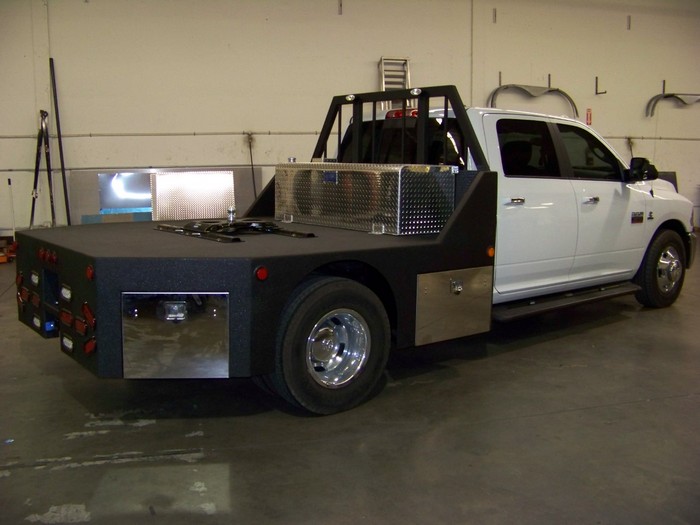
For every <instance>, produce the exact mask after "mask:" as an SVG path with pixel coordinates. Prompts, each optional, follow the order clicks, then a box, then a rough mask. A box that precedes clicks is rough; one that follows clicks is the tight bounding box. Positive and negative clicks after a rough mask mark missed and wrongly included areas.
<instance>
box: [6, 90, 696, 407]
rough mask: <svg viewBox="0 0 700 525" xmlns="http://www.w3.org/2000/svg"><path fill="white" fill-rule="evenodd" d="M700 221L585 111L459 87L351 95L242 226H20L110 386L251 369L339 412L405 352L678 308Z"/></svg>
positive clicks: (44, 299)
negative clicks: (540, 318)
mask: <svg viewBox="0 0 700 525" xmlns="http://www.w3.org/2000/svg"><path fill="white" fill-rule="evenodd" d="M692 221H693V218H692V205H691V203H690V202H689V201H688V200H687V199H685V198H684V197H682V196H681V195H679V194H678V193H677V192H676V191H675V189H674V187H673V186H672V185H671V184H670V183H668V182H666V181H663V180H659V179H658V176H657V171H656V169H655V168H654V167H653V166H651V165H650V164H649V162H648V161H647V160H646V159H641V158H634V159H632V161H631V164H630V165H629V166H627V165H626V163H625V162H624V160H623V159H622V158H621V157H620V156H619V155H618V154H617V153H616V152H615V151H614V150H613V149H612V148H610V147H609V146H608V145H607V144H606V143H605V141H604V140H603V139H602V138H601V137H600V136H599V135H597V134H596V133H595V132H594V131H592V130H591V129H590V128H588V127H586V126H585V125H583V124H581V123H579V122H577V121H575V120H571V119H566V118H559V117H551V116H544V115H536V114H529V113H521V112H515V111H502V110H496V109H476V108H465V107H464V105H463V103H462V101H461V99H460V97H459V94H458V92H457V90H456V89H455V88H454V87H453V86H437V87H427V88H421V89H412V90H405V91H392V92H374V93H363V94H352V95H341V96H337V97H334V98H333V100H332V102H331V106H330V108H329V111H328V115H327V117H326V120H325V123H324V125H323V128H322V130H321V132H320V134H319V139H318V142H317V145H316V148H315V150H314V153H313V155H312V162H309V163H296V162H294V163H292V162H290V163H287V164H281V165H279V166H278V167H277V169H276V173H275V177H274V179H273V181H272V182H271V183H270V184H269V185H268V186H267V187H266V188H265V190H263V192H262V193H261V194H260V196H259V197H258V199H257V200H256V201H255V203H254V204H253V205H252V206H251V208H250V209H249V210H248V211H247V212H246V214H245V216H244V217H242V218H237V217H235V215H234V213H233V211H232V212H231V213H230V214H229V216H228V217H224V218H197V219H192V220H182V221H169V222H167V223H163V222H156V223H121V224H119V223H112V224H95V225H83V226H71V227H65V228H54V229H47V230H33V231H25V232H20V233H18V241H19V248H18V253H17V279H16V282H17V302H18V315H19V319H20V320H21V321H22V322H23V323H25V324H26V325H27V326H29V327H30V328H32V329H33V330H35V331H36V332H38V333H39V334H41V335H42V336H44V337H58V338H59V340H60V346H61V349H62V350H63V351H64V352H65V353H66V354H68V355H70V356H71V357H73V358H74V359H75V360H76V361H77V362H79V363H80V364H81V365H83V366H84V367H86V368H88V369H89V370H91V371H92V372H93V373H95V374H97V375H98V376H100V377H124V378H134V379H137V378H179V377H187V378H226V377H253V378H254V379H255V380H256V381H257V382H258V383H259V384H261V385H262V386H264V387H265V388H267V389H270V390H273V391H274V392H276V393H278V394H279V395H280V396H281V397H282V398H283V399H285V400H286V401H288V402H289V403H291V404H292V405H295V406H297V407H301V408H303V409H305V410H307V411H310V412H313V413H317V414H329V413H334V412H338V411H341V410H347V409H349V408H351V407H353V406H355V405H357V404H358V403H361V402H362V401H364V400H366V399H367V398H368V397H369V396H370V394H371V393H372V392H373V391H374V389H375V387H376V385H377V383H378V381H379V379H380V377H381V376H382V374H383V372H384V367H385V365H386V361H387V358H388V355H389V351H390V350H391V349H392V348H393V349H400V348H406V347H411V346H423V345H426V351H429V346H428V345H429V344H430V343H434V342H437V341H444V340H448V339H454V338H459V337H465V336H469V335H472V334H477V333H482V332H486V331H488V330H489V329H490V327H491V323H492V322H493V321H494V320H498V321H507V320H509V319H514V318H518V317H523V316H527V315H534V314H538V313H541V312H546V311H549V310H552V309H556V308H563V307H570V306H573V305H575V304H579V303H584V302H590V301H595V300H599V299H604V298H608V297H615V296H619V295H622V294H629V293H634V294H635V295H636V297H637V299H638V300H639V302H640V303H641V304H643V305H645V306H648V307H665V306H669V305H671V304H672V303H673V302H674V301H675V300H676V298H677V297H678V295H679V293H680V292H681V288H682V286H683V279H684V275H685V271H686V269H687V268H689V267H690V266H691V265H692V263H693V255H694V253H695V242H696V241H695V235H694V233H693V222H692ZM173 233H174V234H179V235H173ZM207 239H208V240H211V241H216V242H206V240H207Z"/></svg>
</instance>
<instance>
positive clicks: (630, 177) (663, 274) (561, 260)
mask: <svg viewBox="0 0 700 525" xmlns="http://www.w3.org/2000/svg"><path fill="white" fill-rule="evenodd" d="M465 110H466V116H467V118H468V120H469V125H470V127H471V128H472V129H473V131H474V134H475V136H476V138H477V140H478V142H479V144H480V145H481V148H482V151H483V153H484V159H485V162H486V163H487V164H488V166H489V167H490V169H491V170H493V171H495V172H496V173H497V177H498V197H497V206H496V208H497V224H498V227H497V230H496V250H495V251H496V256H495V271H494V286H493V304H494V305H498V304H506V303H511V302H514V301H523V300H531V299H532V298H533V297H540V296H549V295H552V294H561V293H566V292H569V291H576V290H581V289H588V288H591V287H599V286H604V285H609V284H615V283H626V282H631V281H634V280H635V279H636V281H638V282H642V281H643V279H642V278H641V277H640V275H641V273H643V270H644V259H645V254H646V252H647V250H648V249H649V247H650V246H651V244H652V241H653V239H654V238H655V236H659V235H661V234H662V233H663V232H665V231H668V232H673V233H666V234H664V235H665V236H666V237H668V236H674V234H676V235H677V238H676V239H675V241H676V243H675V244H676V245H674V246H670V247H669V249H668V250H665V251H664V254H663V256H662V255H660V254H659V255H658V256H657V259H658V261H657V262H658V265H657V268H656V269H655V270H654V272H653V273H654V274H655V285H656V286H657V287H658V289H659V290H662V292H660V293H656V292H648V293H646V292H641V291H639V290H638V291H637V298H638V299H640V301H641V302H642V303H643V304H645V305H647V306H666V305H668V304H671V303H672V302H673V300H675V297H677V294H678V293H679V292H680V288H681V287H682V272H681V271H679V269H680V266H683V267H685V268H688V267H690V265H691V264H692V259H693V254H694V248H693V246H694V243H695V237H694V235H693V233H692V229H693V226H692V223H693V221H692V217H691V215H692V205H691V203H690V201H688V199H686V198H685V197H683V196H681V195H680V194H678V192H677V191H676V190H675V188H674V187H673V185H672V184H670V183H669V182H667V181H664V180H660V179H658V175H657V172H656V169H655V168H654V167H653V166H651V165H650V164H649V163H648V161H647V160H646V159H642V158H635V159H632V166H631V167H630V166H628V165H627V163H626V162H625V160H624V159H623V158H622V157H621V156H620V155H619V154H618V153H617V152H616V151H615V150H614V149H613V148H612V147H611V146H610V145H609V144H608V143H607V142H606V141H605V139H604V138H603V137H602V136H600V135H599V134H598V133H597V132H596V131H594V130H593V129H592V128H590V127H589V126H586V125H585V124H583V123H581V122H579V121H577V120H574V119H570V118H566V117H559V116H551V115H544V114H538V113H528V112H522V111H514V110H501V109H494V108H465ZM427 113H428V115H429V116H428V119H427V123H426V124H425V127H426V131H425V135H426V136H427V138H425V139H424V140H425V142H426V143H427V144H428V145H427V147H426V150H425V158H426V161H427V162H428V163H430V164H451V165H454V166H455V167H457V168H458V169H460V170H462V169H475V166H476V161H475V160H474V157H473V155H472V152H473V150H472V149H470V148H469V147H465V146H464V145H465V133H464V131H463V129H462V127H461V126H460V123H459V119H458V118H457V116H456V112H455V111H454V110H453V109H452V108H447V110H445V108H437V109H435V108H431V109H429V111H427ZM418 116H419V113H418V109H417V108H416V107H410V106H406V107H402V108H399V109H389V110H387V111H386V112H385V113H383V114H381V113H380V114H379V115H377V113H376V112H373V113H371V114H370V112H368V111H365V112H364V113H363V124H362V133H363V135H362V137H363V138H362V141H361V149H360V151H359V153H360V157H359V159H360V160H361V161H362V162H399V161H408V162H415V161H416V159H417V158H418V152H417V149H418V148H417V145H418V143H419V139H418V137H417V131H416V129H417V126H418ZM378 122H379V123H378ZM353 133H356V131H355V130H354V129H353V127H352V126H349V127H348V129H347V132H346V134H345V135H344V138H343V140H342V142H341V145H340V150H339V154H338V158H339V160H341V161H342V162H348V161H351V160H353V159H356V158H357V156H355V157H353V147H354V146H355V140H354V135H353ZM372 133H374V134H376V135H377V137H376V139H375V140H372V139H371V137H370V135H371V134H372ZM373 143H376V146H374V147H372V146H371V144H373ZM626 289H627V288H626ZM629 289H631V288H629ZM510 310H511V312H512V311H513V310H512V309H510ZM532 310H533V312H536V311H538V309H537V308H533V309H532ZM497 311H503V309H501V310H497Z"/></svg>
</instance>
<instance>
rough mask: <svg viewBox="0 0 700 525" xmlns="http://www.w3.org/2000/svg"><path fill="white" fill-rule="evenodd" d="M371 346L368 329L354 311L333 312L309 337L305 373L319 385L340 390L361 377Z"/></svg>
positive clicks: (365, 322) (314, 328) (319, 323)
mask: <svg viewBox="0 0 700 525" xmlns="http://www.w3.org/2000/svg"><path fill="white" fill-rule="evenodd" d="M370 346H371V338H370V332H369V326H368V325H367V321H366V320H365V319H364V317H362V316H361V315H360V314H359V313H357V312H356V311H354V310H346V309H338V310H333V311H332V312H329V313H327V314H326V315H324V316H323V317H322V318H321V319H320V320H319V321H318V322H317V323H316V324H315V325H314V327H313V328H312V329H311V332H310V333H309V337H308V339H307V341H306V366H307V369H308V371H309V373H310V374H311V377H313V379H314V381H316V382H317V383H318V384H320V385H322V386H324V387H326V388H339V387H341V386H343V385H345V384H346V383H348V382H349V381H351V380H352V379H353V378H354V377H356V376H357V375H358V374H359V373H360V371H361V370H362V368H363V367H364V365H365V363H366V362H367V357H368V356H369V351H370Z"/></svg>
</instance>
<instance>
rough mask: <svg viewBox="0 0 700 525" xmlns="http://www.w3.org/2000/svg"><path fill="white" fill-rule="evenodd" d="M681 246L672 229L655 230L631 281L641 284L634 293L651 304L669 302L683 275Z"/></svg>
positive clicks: (652, 305)
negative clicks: (655, 233)
mask: <svg viewBox="0 0 700 525" xmlns="http://www.w3.org/2000/svg"><path fill="white" fill-rule="evenodd" d="M685 262H686V254H685V246H684V245H683V240H682V239H681V238H680V236H679V235H678V234H677V233H676V232H675V231H673V230H663V231H661V232H659V233H658V234H657V235H656V236H655V237H654V238H653V239H652V241H651V243H650V244H649V247H648V248H647V252H646V254H645V255H644V261H643V262H642V266H641V267H640V268H639V271H638V272H637V276H636V277H635V279H634V281H635V283H636V284H638V285H639V286H641V290H639V291H638V292H637V293H636V294H635V297H636V299H637V301H639V303H641V304H642V305H644V306H648V307H651V308H665V307H667V306H670V305H672V304H673V303H674V302H675V301H676V299H677V298H678V296H679V295H680V293H681V288H683V280H684V279H685Z"/></svg>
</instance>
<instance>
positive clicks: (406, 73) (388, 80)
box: [379, 57, 411, 109]
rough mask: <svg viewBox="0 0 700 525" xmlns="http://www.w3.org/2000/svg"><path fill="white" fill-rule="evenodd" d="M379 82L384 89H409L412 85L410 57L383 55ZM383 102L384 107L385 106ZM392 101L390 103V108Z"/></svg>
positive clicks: (380, 60)
mask: <svg viewBox="0 0 700 525" xmlns="http://www.w3.org/2000/svg"><path fill="white" fill-rule="evenodd" d="M379 82H380V88H381V90H382V91H391V90H393V89H409V88H410V87H411V68H410V65H409V59H408V58H395V57H381V58H380V59H379ZM384 104H385V103H382V109H386V108H384ZM391 105H392V103H391V102H389V103H388V107H389V109H390V108H391Z"/></svg>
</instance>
